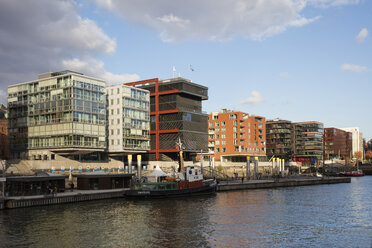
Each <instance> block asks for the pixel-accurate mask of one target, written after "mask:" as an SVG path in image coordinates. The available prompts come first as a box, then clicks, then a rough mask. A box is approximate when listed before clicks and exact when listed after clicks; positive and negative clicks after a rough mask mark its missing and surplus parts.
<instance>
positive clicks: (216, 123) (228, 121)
mask: <svg viewBox="0 0 372 248" xmlns="http://www.w3.org/2000/svg"><path fill="white" fill-rule="evenodd" d="M265 122H266V119H265V118H264V117H261V116H249V114H247V113H243V112H235V111H229V110H226V109H224V110H222V111H221V112H213V113H211V114H210V115H209V122H208V148H209V153H210V154H213V155H212V157H214V158H215V160H216V161H220V160H223V161H226V162H240V161H241V162H243V161H246V156H262V157H264V156H266V143H265V142H266V124H265ZM222 158H223V159H222Z"/></svg>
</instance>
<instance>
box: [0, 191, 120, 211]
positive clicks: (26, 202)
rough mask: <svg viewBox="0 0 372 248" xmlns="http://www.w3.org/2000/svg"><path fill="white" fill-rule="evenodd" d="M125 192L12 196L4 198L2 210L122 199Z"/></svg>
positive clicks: (76, 192) (75, 192)
mask: <svg viewBox="0 0 372 248" xmlns="http://www.w3.org/2000/svg"><path fill="white" fill-rule="evenodd" d="M125 190H127V189H107V190H74V191H73V192H63V193H58V194H55V195H53V194H49V195H35V196H14V197H6V198H5V203H3V205H4V208H23V207H33V206H44V205H54V204H63V203H74V202H81V201H92V200H102V199H112V198H120V197H124V192H125ZM0 201H1V199H0ZM0 204H1V202H0Z"/></svg>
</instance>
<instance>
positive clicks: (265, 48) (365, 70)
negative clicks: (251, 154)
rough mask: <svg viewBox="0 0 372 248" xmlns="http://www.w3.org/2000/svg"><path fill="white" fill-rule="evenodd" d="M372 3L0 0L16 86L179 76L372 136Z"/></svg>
mask: <svg viewBox="0 0 372 248" xmlns="http://www.w3.org/2000/svg"><path fill="white" fill-rule="evenodd" d="M371 32H372V1H367V0H218V1H215V0H178V1H174V0H89V1H88V0H75V1H74V0H59V1H51V0H29V1H14V0H0V103H4V104H6V95H7V93H6V91H7V86H8V85H12V84H15V83H22V82H26V81H32V80H35V79H37V75H38V74H40V73H44V72H49V71H61V70H66V69H69V70H74V71H79V72H82V73H84V74H86V75H88V76H93V77H98V78H102V79H104V80H106V82H107V83H108V84H119V83H125V82H130V81H137V80H145V79H150V78H159V79H167V78H171V77H173V75H174V72H173V68H175V69H176V73H175V75H177V76H181V77H184V78H187V79H190V80H192V81H193V82H194V83H198V84H201V85H204V86H207V87H208V88H209V99H208V100H207V101H204V102H203V110H204V111H206V112H208V113H209V112H214V111H219V110H221V109H223V108H226V109H231V110H235V111H242V112H247V113H249V114H251V115H259V116H264V117H266V119H274V118H281V119H286V120H290V121H293V122H297V121H320V122H323V123H324V126H325V127H336V128H343V127H360V129H361V132H363V134H364V138H365V139H366V140H369V139H371V138H372V114H371V108H372V102H371V92H372V82H371V76H372V59H371V58H372V34H371Z"/></svg>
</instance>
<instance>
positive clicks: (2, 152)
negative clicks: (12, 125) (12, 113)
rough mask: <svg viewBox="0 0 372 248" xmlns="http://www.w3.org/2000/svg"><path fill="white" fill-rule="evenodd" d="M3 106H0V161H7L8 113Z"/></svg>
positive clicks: (8, 155)
mask: <svg viewBox="0 0 372 248" xmlns="http://www.w3.org/2000/svg"><path fill="white" fill-rule="evenodd" d="M7 112H8V111H7V108H6V107H5V106H4V105H2V104H1V105H0V160H7V159H9V157H10V154H9V139H8V118H7V117H8V113H7Z"/></svg>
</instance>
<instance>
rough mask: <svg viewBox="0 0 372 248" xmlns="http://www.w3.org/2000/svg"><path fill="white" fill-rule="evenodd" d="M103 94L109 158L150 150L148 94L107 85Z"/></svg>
mask: <svg viewBox="0 0 372 248" xmlns="http://www.w3.org/2000/svg"><path fill="white" fill-rule="evenodd" d="M106 92H107V98H108V101H107V107H108V109H107V116H108V123H107V126H108V132H107V133H108V135H107V137H108V144H107V145H108V153H109V155H110V156H114V155H125V154H132V153H143V152H146V151H148V150H150V92H149V91H147V90H144V89H140V88H135V87H130V86H125V85H119V86H108V87H107V89H106Z"/></svg>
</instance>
